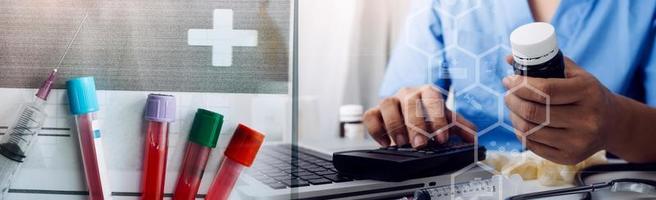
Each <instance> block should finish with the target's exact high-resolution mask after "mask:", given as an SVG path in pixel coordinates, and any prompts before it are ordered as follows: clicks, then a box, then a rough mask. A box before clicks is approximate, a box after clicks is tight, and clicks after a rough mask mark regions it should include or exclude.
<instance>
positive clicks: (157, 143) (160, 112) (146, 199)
mask: <svg viewBox="0 0 656 200" xmlns="http://www.w3.org/2000/svg"><path fill="white" fill-rule="evenodd" d="M175 109H176V106H175V97H173V96H170V95H162V94H150V95H148V100H147V103H146V113H145V115H144V119H145V120H146V121H147V125H146V137H145V139H146V140H145V143H146V144H145V150H144V160H143V163H144V164H143V173H142V178H141V193H142V195H141V199H143V200H161V199H163V198H164V183H165V182H166V158H167V154H168V148H169V147H168V144H169V123H172V122H173V121H175Z"/></svg>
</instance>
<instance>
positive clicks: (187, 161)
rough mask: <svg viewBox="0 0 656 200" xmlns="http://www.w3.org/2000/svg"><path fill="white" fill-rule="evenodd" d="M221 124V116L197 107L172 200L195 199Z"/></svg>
mask: <svg viewBox="0 0 656 200" xmlns="http://www.w3.org/2000/svg"><path fill="white" fill-rule="evenodd" d="M221 126H223V116H222V115H220V114H218V113H215V112H212V111H208V110H204V109H198V111H197V112H196V116H195V117H194V122H193V123H192V125H191V133H190V134H189V141H188V142H187V149H186V151H185V155H184V160H183V161H182V166H180V174H179V177H178V183H177V185H176V187H175V191H174V193H173V199H174V200H193V199H196V194H197V193H198V188H199V187H200V182H201V180H202V179H203V172H204V171H205V165H207V160H208V159H209V157H210V152H212V149H213V148H215V147H216V143H217V142H218V139H219V132H220V131H221Z"/></svg>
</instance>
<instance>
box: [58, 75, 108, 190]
mask: <svg viewBox="0 0 656 200" xmlns="http://www.w3.org/2000/svg"><path fill="white" fill-rule="evenodd" d="M66 87H67V89H68V100H69V106H70V111H71V114H73V115H75V125H76V130H77V133H78V139H79V141H80V151H82V164H83V165H84V174H85V178H86V182H87V188H88V190H89V199H91V200H99V199H102V200H107V199H111V198H112V192H111V190H110V187H109V177H108V176H107V168H106V164H105V157H104V155H103V145H102V134H101V132H100V121H99V120H98V111H99V110H100V106H99V105H98V99H97V96H96V84H95V81H94V78H93V77H80V78H74V79H71V80H69V81H68V82H67V83H66Z"/></svg>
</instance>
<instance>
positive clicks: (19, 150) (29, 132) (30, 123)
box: [0, 69, 57, 200]
mask: <svg viewBox="0 0 656 200" xmlns="http://www.w3.org/2000/svg"><path fill="white" fill-rule="evenodd" d="M56 78H57V69H54V70H52V72H50V76H48V79H46V81H44V82H43V84H42V85H41V87H40V88H39V91H38V92H37V93H36V95H34V97H33V99H32V102H28V103H25V104H23V105H22V106H21V107H20V108H19V111H18V115H17V118H16V120H14V123H12V124H11V125H10V126H9V128H8V129H7V132H6V133H5V136H4V137H2V138H1V139H0V200H3V199H5V195H6V194H7V192H8V191H9V186H10V185H11V182H12V180H13V177H14V176H15V175H16V173H18V171H19V170H20V167H21V164H22V163H23V161H25V159H26V157H27V152H28V151H29V149H30V148H31V146H32V144H34V141H36V135H37V132H39V131H40V130H41V127H42V126H43V123H44V122H45V120H46V115H47V113H46V110H45V107H46V102H47V100H48V96H49V95H50V91H51V90H52V86H53V84H54V83H55V79H56Z"/></svg>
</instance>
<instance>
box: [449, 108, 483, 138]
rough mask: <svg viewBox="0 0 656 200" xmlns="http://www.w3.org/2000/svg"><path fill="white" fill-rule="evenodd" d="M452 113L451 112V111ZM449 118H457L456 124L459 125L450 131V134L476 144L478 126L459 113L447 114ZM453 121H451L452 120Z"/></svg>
mask: <svg viewBox="0 0 656 200" xmlns="http://www.w3.org/2000/svg"><path fill="white" fill-rule="evenodd" d="M449 112H451V111H449ZM447 116H448V117H449V118H452V116H455V118H456V120H455V123H456V124H457V125H456V126H454V127H453V128H451V129H449V134H455V135H457V136H459V137H460V138H462V139H463V140H464V141H465V142H470V143H474V142H475V140H476V136H477V135H476V130H477V128H476V125H474V124H473V123H471V122H470V121H469V120H467V119H465V118H464V117H462V116H460V115H458V114H457V113H447ZM450 121H451V120H450Z"/></svg>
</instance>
